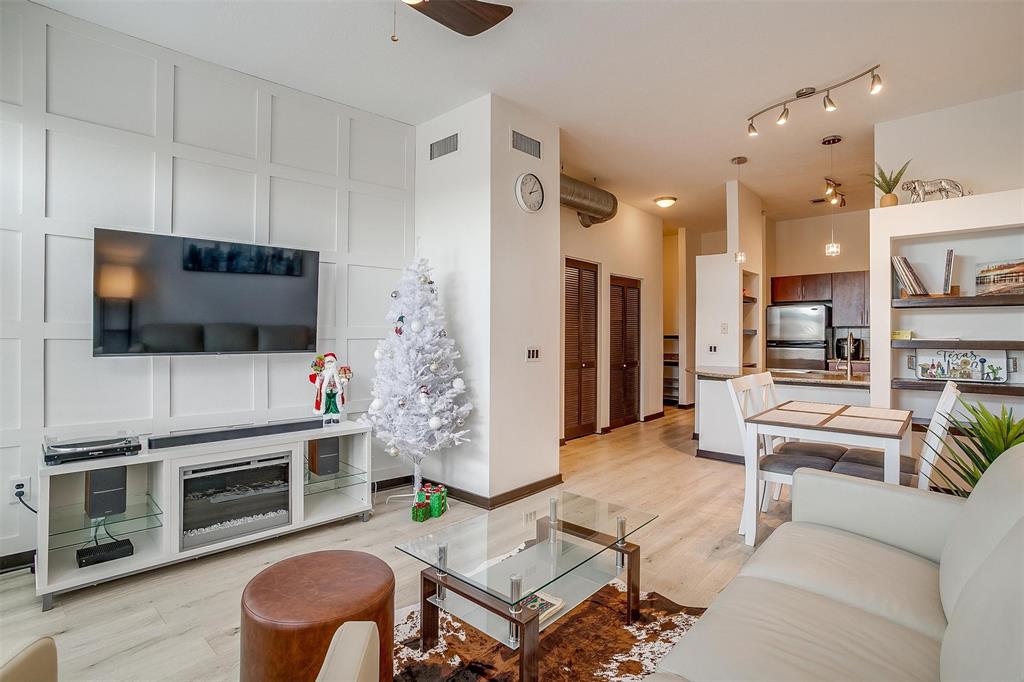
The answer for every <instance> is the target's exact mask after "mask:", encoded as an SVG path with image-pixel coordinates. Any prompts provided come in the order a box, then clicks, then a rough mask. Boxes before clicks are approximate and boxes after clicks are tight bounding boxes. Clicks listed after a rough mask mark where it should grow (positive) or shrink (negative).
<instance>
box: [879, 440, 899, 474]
mask: <svg viewBox="0 0 1024 682" xmlns="http://www.w3.org/2000/svg"><path fill="white" fill-rule="evenodd" d="M884 464H885V466H884V467H883V468H884V474H883V478H884V480H885V482H886V483H893V484H895V485H899V484H900V441H898V440H895V439H892V438H886V439H885V462H884Z"/></svg>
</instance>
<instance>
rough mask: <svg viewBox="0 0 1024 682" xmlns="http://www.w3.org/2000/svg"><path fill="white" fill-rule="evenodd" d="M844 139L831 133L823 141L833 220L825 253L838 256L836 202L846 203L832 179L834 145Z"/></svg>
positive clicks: (826, 191) (828, 193)
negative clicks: (825, 150)
mask: <svg viewBox="0 0 1024 682" xmlns="http://www.w3.org/2000/svg"><path fill="white" fill-rule="evenodd" d="M826 97H827V95H826ZM842 141H843V138H842V137H840V136H839V135H829V136H828V137H826V138H824V139H822V141H821V143H822V144H823V145H825V146H826V147H828V178H826V182H827V185H828V187H827V188H826V190H825V194H826V195H827V196H828V195H830V196H829V200H828V203H829V204H831V207H830V209H829V210H830V211H831V221H830V225H829V233H830V239H829V242H828V244H825V255H826V256H829V257H835V256H838V255H839V251H840V246H839V242H837V241H836V204H838V203H839V202H840V201H843V203H844V204H845V197H843V195H842V194H841V193H840V192H839V191H838V190H837V189H836V183H835V181H834V180H832V147H834V146H836V145H837V144H839V143H840V142H842ZM829 190H831V191H829Z"/></svg>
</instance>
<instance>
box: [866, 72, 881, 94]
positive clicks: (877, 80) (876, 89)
mask: <svg viewBox="0 0 1024 682" xmlns="http://www.w3.org/2000/svg"><path fill="white" fill-rule="evenodd" d="M881 91H882V77H881V76H879V75H878V74H877V73H875V72H874V71H872V72H871V88H870V89H868V92H869V93H871V94H872V95H877V94H878V93H880V92H881Z"/></svg>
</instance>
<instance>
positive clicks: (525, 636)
mask: <svg viewBox="0 0 1024 682" xmlns="http://www.w3.org/2000/svg"><path fill="white" fill-rule="evenodd" d="M520 632H521V633H522V635H521V636H522V640H521V641H520V643H519V679H520V681H521V682H537V681H538V680H539V679H540V672H539V670H538V659H539V650H540V618H531V619H530V620H529V621H527V622H526V623H525V624H524V625H523V626H522V627H521V628H520Z"/></svg>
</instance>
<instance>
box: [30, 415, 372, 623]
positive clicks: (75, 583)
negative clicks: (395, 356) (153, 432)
mask: <svg viewBox="0 0 1024 682" xmlns="http://www.w3.org/2000/svg"><path fill="white" fill-rule="evenodd" d="M327 438H338V439H339V448H338V451H339V457H340V470H339V472H338V473H337V474H327V475H323V476H317V475H315V474H312V473H311V472H310V471H309V468H308V464H307V457H308V451H309V442H310V441H312V440H320V439H327ZM272 455H277V456H278V457H279V458H282V459H284V458H287V461H289V463H290V475H289V491H288V502H289V518H288V521H287V523H286V524H283V525H278V526H276V527H274V528H267V529H264V530H258V531H255V532H252V533H250V534H247V535H244V536H242V537H235V538H230V539H225V540H223V541H218V542H211V543H210V544H205V545H203V546H202V547H194V548H192V549H183V548H182V545H183V543H182V541H181V539H182V530H181V528H182V487H181V486H182V483H181V481H182V479H181V472H182V470H183V469H190V468H195V467H202V466H216V465H218V464H223V463H227V462H231V461H234V460H239V459H243V458H254V457H262V456H266V457H270V456H272ZM370 462H371V458H370V427H369V426H363V425H360V424H357V423H355V422H351V421H344V422H341V423H340V424H332V425H329V426H325V427H322V428H320V427H317V428H309V429H305V430H301V431H290V432H285V433H274V434H268V435H259V436H253V437H246V438H235V439H231V440H219V441H215V442H204V443H197V444H192V445H179V446H174V447H163V448H159V449H151V448H149V447H148V446H147V445H146V441H145V440H144V443H143V450H142V451H141V452H140V453H139V454H137V455H132V456H125V457H106V458H100V459H92V460H83V461H78V462H69V463H66V464H58V465H55V466H47V465H46V464H43V463H42V458H41V457H40V466H39V517H38V524H37V531H36V532H37V536H38V537H37V543H38V544H37V548H38V549H37V550H36V594H37V595H38V596H40V597H42V600H43V610H44V611H47V610H49V609H50V608H52V606H53V596H54V595H55V594H57V593H60V592H68V591H70V590H74V589H78V588H80V587H86V586H89V585H94V584H96V583H100V582H104V581H107V580H113V579H115V578H120V577H122V576H126V575H130V574H132V573H139V572H141V571H146V570H149V569H152V568H156V567H158V566H165V565H167V564H172V563H175V562H178V561H184V560H186V559H193V558H195V557H198V556H203V555H206V554H212V553H214V552H220V551H223V550H225V549H230V548H232V547H237V546H239V545H244V544H249V543H252V542H258V541H259V540H264V539H266V538H272V537H278V536H280V535H283V534H285V533H291V532H294V531H297V530H301V529H303V528H309V527H311V526H317V525H320V524H324V523H330V522H332V521H338V520H340V519H345V518H349V517H353V516H361V517H362V520H363V521H368V520H369V518H370V512H371V511H372V509H373V498H372V496H371V490H370V476H371V471H370ZM119 466H126V467H127V468H128V469H127V471H128V482H127V497H128V499H127V508H126V511H125V512H124V513H123V514H116V515H112V516H108V517H107V518H106V519H105V529H106V530H107V531H110V534H111V535H113V536H115V537H117V538H127V539H129V540H131V542H132V545H133V546H134V554H133V555H132V556H129V557H124V558H121V559H114V560H112V561H107V562H104V563H100V564H95V565H92V566H85V567H82V568H79V566H78V563H77V560H76V550H77V549H78V548H79V547H82V546H85V545H88V544H90V543H92V542H93V537H94V534H95V533H99V535H98V537H99V538H100V539H101V540H106V539H108V538H106V533H105V531H104V529H103V528H97V527H96V525H97V521H98V520H93V519H90V518H89V517H88V515H87V514H86V513H85V510H84V495H85V476H86V472H88V471H92V470H96V469H105V468H109V467H119Z"/></svg>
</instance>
